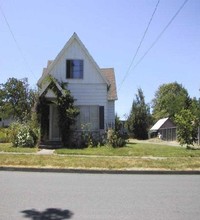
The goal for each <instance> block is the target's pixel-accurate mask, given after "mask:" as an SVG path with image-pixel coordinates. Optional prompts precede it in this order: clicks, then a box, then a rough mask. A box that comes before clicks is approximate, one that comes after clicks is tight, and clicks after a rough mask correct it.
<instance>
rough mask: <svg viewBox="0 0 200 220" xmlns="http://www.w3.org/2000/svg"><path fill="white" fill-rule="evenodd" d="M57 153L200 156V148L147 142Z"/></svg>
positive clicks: (64, 150)
mask: <svg viewBox="0 0 200 220" xmlns="http://www.w3.org/2000/svg"><path fill="white" fill-rule="evenodd" d="M56 153H57V154H65V155H98V156H134V157H200V150H189V149H186V148H184V147H174V146H167V145H157V144H148V143H129V144H127V145H126V147H123V148H111V147H107V146H103V147H97V148H86V149H58V150H56Z"/></svg>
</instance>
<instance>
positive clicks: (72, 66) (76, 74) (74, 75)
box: [66, 60, 83, 79]
mask: <svg viewBox="0 0 200 220" xmlns="http://www.w3.org/2000/svg"><path fill="white" fill-rule="evenodd" d="M66 78H67V79H83V60H67V61H66Z"/></svg>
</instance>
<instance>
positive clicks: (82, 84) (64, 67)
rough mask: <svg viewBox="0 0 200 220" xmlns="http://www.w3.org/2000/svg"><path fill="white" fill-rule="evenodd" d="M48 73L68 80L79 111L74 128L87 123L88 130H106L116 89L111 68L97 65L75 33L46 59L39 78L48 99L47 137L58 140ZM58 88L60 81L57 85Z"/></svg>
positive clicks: (77, 128) (56, 77)
mask: <svg viewBox="0 0 200 220" xmlns="http://www.w3.org/2000/svg"><path fill="white" fill-rule="evenodd" d="M47 76H51V77H53V78H55V79H56V80H57V81H58V82H59V83H67V88H68V89H69V90H70V92H71V94H72V96H73V97H74V99H75V103H74V104H75V105H76V106H77V107H78V108H79V110H80V114H79V115H78V117H77V120H76V125H75V129H76V130H80V129H81V126H82V125H84V124H87V125H89V126H90V130H91V131H105V130H106V129H107V128H108V127H111V126H114V123H115V101H116V100H117V91H116V83H115V73H114V69H113V68H100V67H99V66H98V65H97V63H96V62H95V60H94V59H93V58H92V56H91V55H90V54H89V52H88V50H87V49H86V47H85V46H84V44H83V43H82V42H81V40H80V39H79V37H78V36H77V34H76V33H74V34H73V35H72V37H71V38H70V39H69V40H68V42H67V43H66V44H65V46H64V47H63V49H62V50H61V51H60V52H59V54H58V55H57V56H56V58H55V59H54V60H52V61H48V63H47V67H46V68H44V69H43V74H42V76H41V78H40V79H39V80H38V87H39V91H40V96H41V95H44V94H45V98H46V99H47V100H49V103H50V104H49V111H48V114H49V115H48V119H49V120H48V135H47V137H46V139H47V140H51V141H54V140H60V131H59V127H58V116H57V108H56V104H55V103H54V102H51V100H52V101H53V100H54V99H55V94H54V92H53V91H52V90H51V88H50V87H49V82H48V81H46V80H45V78H46V77H47ZM58 89H59V84H58Z"/></svg>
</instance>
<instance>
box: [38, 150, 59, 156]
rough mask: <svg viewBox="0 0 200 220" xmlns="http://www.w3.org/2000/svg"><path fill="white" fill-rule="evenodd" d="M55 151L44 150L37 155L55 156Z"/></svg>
mask: <svg viewBox="0 0 200 220" xmlns="http://www.w3.org/2000/svg"><path fill="white" fill-rule="evenodd" d="M54 151H55V150H49V149H42V150H40V151H38V152H37V153H36V154H39V155H52V154H54Z"/></svg>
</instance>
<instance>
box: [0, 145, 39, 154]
mask: <svg viewBox="0 0 200 220" xmlns="http://www.w3.org/2000/svg"><path fill="white" fill-rule="evenodd" d="M37 151H38V149H37V148H30V147H12V145H11V144H10V143H0V152H13V153H35V152H37Z"/></svg>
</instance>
